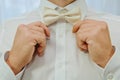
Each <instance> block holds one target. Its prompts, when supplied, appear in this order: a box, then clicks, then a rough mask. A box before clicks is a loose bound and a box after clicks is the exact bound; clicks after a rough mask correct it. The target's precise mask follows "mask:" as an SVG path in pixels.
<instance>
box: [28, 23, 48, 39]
mask: <svg viewBox="0 0 120 80" xmlns="http://www.w3.org/2000/svg"><path fill="white" fill-rule="evenodd" d="M28 26H39V27H42V28H43V29H44V31H45V34H46V36H47V37H50V31H49V29H48V28H47V26H46V25H45V24H43V23H42V22H40V21H38V22H33V23H30V24H28Z"/></svg>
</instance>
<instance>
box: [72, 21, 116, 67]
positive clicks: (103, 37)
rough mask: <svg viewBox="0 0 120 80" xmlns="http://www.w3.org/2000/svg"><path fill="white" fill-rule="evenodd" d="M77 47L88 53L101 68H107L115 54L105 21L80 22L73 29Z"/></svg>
mask: <svg viewBox="0 0 120 80" xmlns="http://www.w3.org/2000/svg"><path fill="white" fill-rule="evenodd" d="M73 33H76V40H77V45H78V47H79V48H80V49H81V50H82V51H85V52H86V51H87V52H88V53H89V56H90V57H91V59H92V60H93V61H94V62H95V63H96V64H98V65H99V66H101V67H105V65H106V64H107V62H108V61H109V59H110V58H111V56H112V55H113V54H114V48H113V47H112V43H111V39H110V35H109V30H108V26H107V23H105V22H103V21H95V20H84V21H78V22H77V24H75V26H74V27H73Z"/></svg>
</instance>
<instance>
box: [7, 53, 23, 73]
mask: <svg viewBox="0 0 120 80" xmlns="http://www.w3.org/2000/svg"><path fill="white" fill-rule="evenodd" d="M6 63H7V64H8V65H9V67H10V68H11V70H12V71H13V72H14V74H15V75H16V74H18V73H19V72H20V71H21V70H22V69H23V67H22V66H20V65H19V64H18V62H17V60H16V59H15V58H14V57H12V55H10V54H9V57H8V59H7V60H6Z"/></svg>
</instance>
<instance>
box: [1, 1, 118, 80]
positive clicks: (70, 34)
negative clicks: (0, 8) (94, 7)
mask: <svg viewBox="0 0 120 80" xmlns="http://www.w3.org/2000/svg"><path fill="white" fill-rule="evenodd" d="M87 12H88V11H87V7H86V3H85V1H84V0H42V1H41V6H40V8H39V9H37V10H36V11H33V12H31V13H29V14H27V15H24V16H22V17H19V18H15V19H13V20H10V21H7V22H6V23H4V24H3V25H4V29H5V31H4V33H3V34H4V35H3V37H2V40H1V45H0V51H1V53H2V55H1V57H0V80H119V79H120V63H119V62H118V61H119V59H120V51H119V38H118V37H116V36H117V34H119V26H120V23H119V18H118V17H116V18H115V16H112V15H105V14H104V15H103V14H95V13H90V12H89V14H87ZM109 30H110V32H111V33H109ZM6 31H7V32H6ZM110 34H111V36H110ZM116 43H117V44H116ZM4 53H5V54H4Z"/></svg>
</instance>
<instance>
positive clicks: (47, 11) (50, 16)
mask: <svg viewBox="0 0 120 80" xmlns="http://www.w3.org/2000/svg"><path fill="white" fill-rule="evenodd" d="M80 18H81V13H80V8H78V7H77V8H74V9H72V10H70V11H67V10H65V9H62V10H61V11H59V12H58V11H56V10H54V9H51V8H48V7H45V8H44V15H43V20H44V22H45V24H46V25H47V26H48V25H50V24H52V23H54V22H56V21H57V20H59V19H62V20H66V21H67V22H69V23H72V24H74V23H75V22H77V21H78V20H80Z"/></svg>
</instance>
